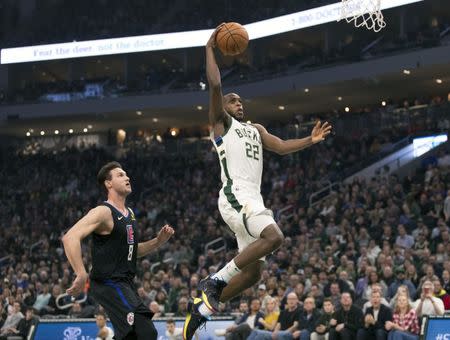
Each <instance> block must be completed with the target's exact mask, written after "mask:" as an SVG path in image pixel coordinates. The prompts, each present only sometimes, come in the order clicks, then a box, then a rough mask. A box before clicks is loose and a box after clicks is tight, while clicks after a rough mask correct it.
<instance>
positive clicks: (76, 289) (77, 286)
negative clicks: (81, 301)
mask: <svg viewBox="0 0 450 340" xmlns="http://www.w3.org/2000/svg"><path fill="white" fill-rule="evenodd" d="M87 279H88V274H87V273H83V274H80V275H77V277H76V278H75V280H73V283H72V286H71V287H70V288H69V289H67V290H66V293H67V294H69V295H71V296H73V297H77V296H78V295H80V294H81V293H82V292H84V287H85V286H86V281H87Z"/></svg>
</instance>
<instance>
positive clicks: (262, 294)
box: [258, 283, 270, 310]
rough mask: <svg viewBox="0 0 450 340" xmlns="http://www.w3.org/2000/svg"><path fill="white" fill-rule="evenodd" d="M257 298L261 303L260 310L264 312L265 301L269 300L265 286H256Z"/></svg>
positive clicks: (262, 284)
mask: <svg viewBox="0 0 450 340" xmlns="http://www.w3.org/2000/svg"><path fill="white" fill-rule="evenodd" d="M258 298H259V300H260V301H261V310H265V309H266V304H267V301H269V300H270V295H269V294H268V293H267V289H266V285H265V284H264V283H261V284H260V285H259V286H258Z"/></svg>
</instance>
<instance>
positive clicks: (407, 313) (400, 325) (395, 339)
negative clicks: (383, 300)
mask: <svg viewBox="0 0 450 340" xmlns="http://www.w3.org/2000/svg"><path fill="white" fill-rule="evenodd" d="M386 330H387V331H388V332H389V335H388V340H417V339H418V338H419V337H418V335H417V334H419V322H418V319H417V315H416V311H415V310H414V308H413V307H412V306H411V305H410V303H409V301H408V297H407V296H406V295H399V296H398V299H397V303H396V305H395V307H394V313H393V317H392V321H387V322H386Z"/></svg>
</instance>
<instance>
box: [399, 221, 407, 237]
mask: <svg viewBox="0 0 450 340" xmlns="http://www.w3.org/2000/svg"><path fill="white" fill-rule="evenodd" d="M398 234H399V235H400V236H405V235H406V230H405V227H404V226H403V224H399V225H398Z"/></svg>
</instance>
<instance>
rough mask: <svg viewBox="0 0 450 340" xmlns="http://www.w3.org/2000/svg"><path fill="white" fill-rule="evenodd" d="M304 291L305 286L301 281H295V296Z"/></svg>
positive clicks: (300, 294)
mask: <svg viewBox="0 0 450 340" xmlns="http://www.w3.org/2000/svg"><path fill="white" fill-rule="evenodd" d="M304 292H305V286H304V285H303V283H301V282H300V283H297V285H296V286H295V293H296V294H297V296H302V295H303V293H304Z"/></svg>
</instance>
